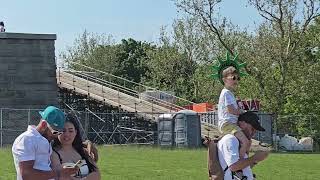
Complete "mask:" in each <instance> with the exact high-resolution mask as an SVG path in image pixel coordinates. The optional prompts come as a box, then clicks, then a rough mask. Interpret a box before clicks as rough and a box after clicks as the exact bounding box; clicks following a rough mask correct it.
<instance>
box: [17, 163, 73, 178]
mask: <svg viewBox="0 0 320 180" xmlns="http://www.w3.org/2000/svg"><path fill="white" fill-rule="evenodd" d="M33 165H34V160H32V161H22V162H19V168H20V174H21V176H22V179H23V180H34V179H37V180H48V179H53V178H60V177H70V175H72V174H75V173H77V172H78V170H79V168H62V169H56V170H51V171H41V170H37V169H34V168H33Z"/></svg>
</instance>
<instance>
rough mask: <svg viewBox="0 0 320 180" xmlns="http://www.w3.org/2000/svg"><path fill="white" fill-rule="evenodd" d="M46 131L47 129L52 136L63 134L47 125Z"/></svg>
mask: <svg viewBox="0 0 320 180" xmlns="http://www.w3.org/2000/svg"><path fill="white" fill-rule="evenodd" d="M48 129H49V131H51V133H52V134H53V135H61V134H62V133H63V132H62V131H58V130H55V129H53V128H52V127H51V126H50V125H49V124H48Z"/></svg>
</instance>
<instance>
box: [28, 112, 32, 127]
mask: <svg viewBox="0 0 320 180" xmlns="http://www.w3.org/2000/svg"><path fill="white" fill-rule="evenodd" d="M30 111H31V110H30V109H28V125H30V119H31V115H30V114H31V112H30Z"/></svg>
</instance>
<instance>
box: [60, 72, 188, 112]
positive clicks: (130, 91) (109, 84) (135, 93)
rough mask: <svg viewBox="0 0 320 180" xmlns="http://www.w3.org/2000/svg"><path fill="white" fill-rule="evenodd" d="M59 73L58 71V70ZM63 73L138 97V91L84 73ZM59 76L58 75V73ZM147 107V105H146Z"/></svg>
mask: <svg viewBox="0 0 320 180" xmlns="http://www.w3.org/2000/svg"><path fill="white" fill-rule="evenodd" d="M59 71H60V69H59ZM64 72H70V73H71V75H75V76H77V77H79V76H80V77H84V78H86V79H87V80H90V81H91V82H97V83H98V84H99V85H102V86H103V85H105V86H107V87H111V88H112V89H114V90H115V89H117V91H119V90H120V91H121V92H125V94H128V95H130V96H135V97H139V93H138V91H136V90H133V89H129V88H127V87H124V86H121V85H118V84H115V83H112V82H109V81H107V80H104V79H100V78H97V77H95V76H92V75H88V74H86V73H82V71H73V70H64ZM59 74H60V73H59ZM144 96H145V97H147V98H148V99H151V100H152V101H154V102H156V103H158V104H160V105H164V106H169V107H171V108H173V109H176V110H179V109H180V110H181V109H184V108H183V107H181V106H178V105H176V104H173V103H170V102H167V101H164V100H161V99H158V98H155V97H153V96H150V95H147V94H145V95H144ZM140 101H145V100H143V99H140ZM145 102H147V103H151V102H148V101H145ZM146 105H148V104H146Z"/></svg>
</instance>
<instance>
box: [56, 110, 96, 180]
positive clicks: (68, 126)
mask: <svg viewBox="0 0 320 180" xmlns="http://www.w3.org/2000/svg"><path fill="white" fill-rule="evenodd" d="M79 160H81V163H80V167H79V168H80V169H79V172H78V173H77V174H76V175H75V176H74V177H70V178H69V179H71V180H82V179H86V180H99V179H100V172H99V169H98V167H97V165H96V163H95V162H94V160H92V158H91V157H90V156H89V155H88V153H86V151H85V149H84V145H83V143H82V138H81V136H80V128H79V124H78V122H77V120H76V118H75V117H74V116H72V115H70V114H69V115H68V116H67V118H66V122H65V125H64V129H63V133H62V134H61V135H59V137H58V139H56V140H54V142H53V152H52V155H51V161H52V162H51V166H52V168H53V169H59V168H62V167H64V166H68V165H69V166H70V165H72V164H73V165H74V164H76V163H77V162H78V161H79Z"/></svg>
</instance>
